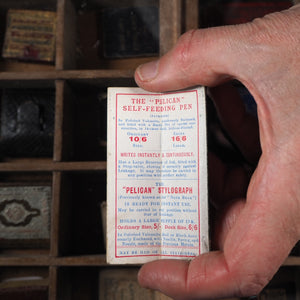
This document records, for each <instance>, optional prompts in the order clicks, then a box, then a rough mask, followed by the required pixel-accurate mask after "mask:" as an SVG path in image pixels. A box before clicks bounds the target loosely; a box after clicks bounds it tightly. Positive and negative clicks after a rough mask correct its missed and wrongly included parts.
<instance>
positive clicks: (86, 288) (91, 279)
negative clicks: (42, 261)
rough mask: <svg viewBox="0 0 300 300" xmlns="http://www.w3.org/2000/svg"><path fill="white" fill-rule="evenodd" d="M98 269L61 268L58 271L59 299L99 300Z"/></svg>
mask: <svg viewBox="0 0 300 300" xmlns="http://www.w3.org/2000/svg"><path fill="white" fill-rule="evenodd" d="M98 272H99V271H98V268H97V267H77V268H74V267H60V268H58V270H57V276H58V285H57V299H62V300H81V299H89V300H98V299H99V298H98Z"/></svg>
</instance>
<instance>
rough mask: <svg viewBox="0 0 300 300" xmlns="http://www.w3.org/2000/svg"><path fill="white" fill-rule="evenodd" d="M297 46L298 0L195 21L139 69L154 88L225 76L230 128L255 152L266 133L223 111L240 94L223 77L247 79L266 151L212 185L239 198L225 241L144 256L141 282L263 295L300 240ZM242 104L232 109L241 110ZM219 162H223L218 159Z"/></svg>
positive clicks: (229, 214)
mask: <svg viewBox="0 0 300 300" xmlns="http://www.w3.org/2000/svg"><path fill="white" fill-rule="evenodd" d="M299 46H300V6H294V7H293V8H292V9H289V10H286V11H283V12H280V13H275V14H271V15H268V16H266V17H264V18H261V19H256V20H254V21H253V22H252V23H247V24H242V25H238V26H227V27H218V28H210V29H202V30H194V31H190V32H188V33H186V34H184V35H183V36H182V37H181V38H180V40H179V41H178V43H177V45H176V46H175V47H174V48H173V49H172V50H171V51H170V52H168V53H167V54H166V55H165V56H163V57H162V58H160V60H158V61H156V62H152V63H148V64H145V65H142V66H140V67H139V68H138V69H137V70H136V74H135V79H136V82H137V84H138V85H139V86H141V87H142V88H144V89H146V90H150V91H169V90H177V89H182V88H186V87H190V86H195V85H205V86H209V87H215V86H218V87H217V88H215V89H212V90H211V93H212V97H213V98H214V100H215V104H216V107H217V110H218V111H219V114H220V115H221V116H222V117H223V120H222V121H223V123H224V124H225V128H226V129H228V130H229V131H231V135H232V139H233V140H234V141H235V142H236V144H237V145H238V146H239V147H240V149H241V150H242V152H243V154H244V155H245V157H246V158H248V159H249V160H251V161H252V162H254V161H255V160H256V159H257V157H258V156H259V150H258V147H257V142H255V141H257V139H258V136H257V135H255V134H253V133H252V130H250V125H252V121H251V120H249V119H248V118H247V117H246V115H245V114H244V112H243V111H239V112H241V113H242V115H238V114H235V115H233V116H231V117H229V113H230V111H227V112H226V111H225V113H224V112H223V111H224V109H225V108H226V107H230V104H232V102H234V103H235V104H236V101H235V97H231V98H228V99H226V97H225V96H223V95H224V93H223V90H224V89H227V91H231V89H230V88H229V87H228V85H221V84H223V83H224V82H227V81H228V80H230V79H237V80H239V81H240V82H242V83H243V84H244V85H245V86H246V87H247V88H248V90H249V91H250V92H251V94H252V95H253V96H254V98H255V101H256V103H257V112H258V123H259V141H260V146H261V151H262V154H261V156H260V159H259V162H258V164H257V167H256V169H255V172H254V173H253V175H252V177H251V180H250V183H249V185H248V184H247V178H246V176H245V173H243V172H242V171H241V170H238V171H235V172H236V173H235V175H234V176H228V174H225V172H223V173H224V177H223V179H224V180H225V181H223V180H222V181H218V182H217V187H216V190H214V191H213V193H215V194H217V196H218V197H219V198H220V196H221V195H222V193H220V191H221V190H222V191H224V193H223V197H224V200H228V199H233V198H235V201H234V202H232V203H231V205H230V206H227V209H226V211H225V212H224V214H223V218H222V222H221V224H219V225H220V229H219V231H218V235H217V237H218V239H217V243H218V246H219V248H220V250H218V251H212V252H210V253H207V254H203V255H200V256H199V257H196V258H195V259H193V260H192V261H190V262H188V261H179V260H158V261H154V262H151V263H148V264H145V265H144V266H143V267H142V268H141V270H140V272H139V278H138V279H139V282H140V284H141V285H142V286H144V287H148V288H152V289H156V290H160V291H161V292H163V293H165V294H166V295H169V296H171V297H173V298H174V299H217V298H221V297H230V296H251V295H256V294H258V293H259V292H260V291H261V289H262V288H263V287H264V286H265V285H266V284H267V283H268V282H269V281H270V279H271V278H272V277H273V275H274V274H275V273H276V271H277V270H278V268H279V267H280V265H281V264H282V263H283V261H284V260H285V259H286V257H287V255H288V254H289V252H290V250H291V249H292V247H293V246H294V245H295V243H296V242H297V241H298V240H299V237H300V188H299V183H300V126H299V124H300V96H299V95H300V85H299V83H298V78H300V52H299ZM226 101H228V102H226ZM235 104H234V106H231V107H230V109H234V110H235V109H236V107H238V106H236V105H235ZM232 105H233V104H232ZM245 137H246V138H245ZM213 162H214V163H215V164H217V165H218V168H219V167H220V166H221V164H220V163H219V162H218V160H215V159H214V160H213ZM215 166H216V165H215ZM221 168H222V166H221ZM221 173H222V172H221ZM225 175H226V176H225ZM213 179H215V178H213ZM237 179H238V181H235V180H237ZM214 181H215V180H214ZM232 181H235V186H240V187H241V188H242V189H243V188H244V189H246V190H247V191H246V198H245V199H243V198H242V196H243V193H241V191H240V190H232V189H231V188H227V186H226V184H227V183H228V184H230V183H232ZM218 191H219V192H218ZM221 198H222V197H221Z"/></svg>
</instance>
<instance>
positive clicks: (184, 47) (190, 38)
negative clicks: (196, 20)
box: [175, 30, 199, 73]
mask: <svg viewBox="0 0 300 300" xmlns="http://www.w3.org/2000/svg"><path fill="white" fill-rule="evenodd" d="M196 31H197V30H190V31H188V32H186V33H184V34H183V35H182V36H181V37H180V38H179V40H178V42H177V45H176V47H175V52H176V58H177V66H178V68H179V70H180V71H181V72H182V73H186V72H187V70H189V69H190V67H191V65H192V63H193V49H194V46H195V44H197V43H199V41H198V38H197V37H196V36H195V33H196Z"/></svg>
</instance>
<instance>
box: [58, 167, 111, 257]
mask: <svg viewBox="0 0 300 300" xmlns="http://www.w3.org/2000/svg"><path fill="white" fill-rule="evenodd" d="M56 176H58V177H57V179H56V180H58V181H60V182H59V183H58V182H57V184H60V188H59V190H60V195H59V196H60V203H59V207H58V209H57V211H59V215H58V216H57V218H58V219H57V221H56V222H58V223H59V228H57V232H56V233H55V234H57V235H58V239H57V245H56V247H57V249H56V250H54V251H55V252H57V254H58V255H60V256H76V255H100V254H104V253H105V245H104V232H103V227H102V217H101V203H102V202H104V201H105V200H106V172H105V171H99V172H72V173H70V172H64V173H63V174H59V175H56ZM53 246H54V245H53Z"/></svg>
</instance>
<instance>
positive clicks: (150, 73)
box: [137, 60, 159, 81]
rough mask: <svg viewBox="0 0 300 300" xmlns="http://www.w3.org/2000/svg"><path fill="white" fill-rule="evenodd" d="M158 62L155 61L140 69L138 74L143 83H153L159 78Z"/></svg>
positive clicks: (141, 66)
mask: <svg viewBox="0 0 300 300" xmlns="http://www.w3.org/2000/svg"><path fill="white" fill-rule="evenodd" d="M158 62H159V61H158V60H155V61H151V62H149V63H146V64H143V65H140V66H139V67H138V69H137V73H138V75H139V77H140V79H141V80H142V81H151V80H153V79H154V78H155V77H156V76H157V73H158Z"/></svg>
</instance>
